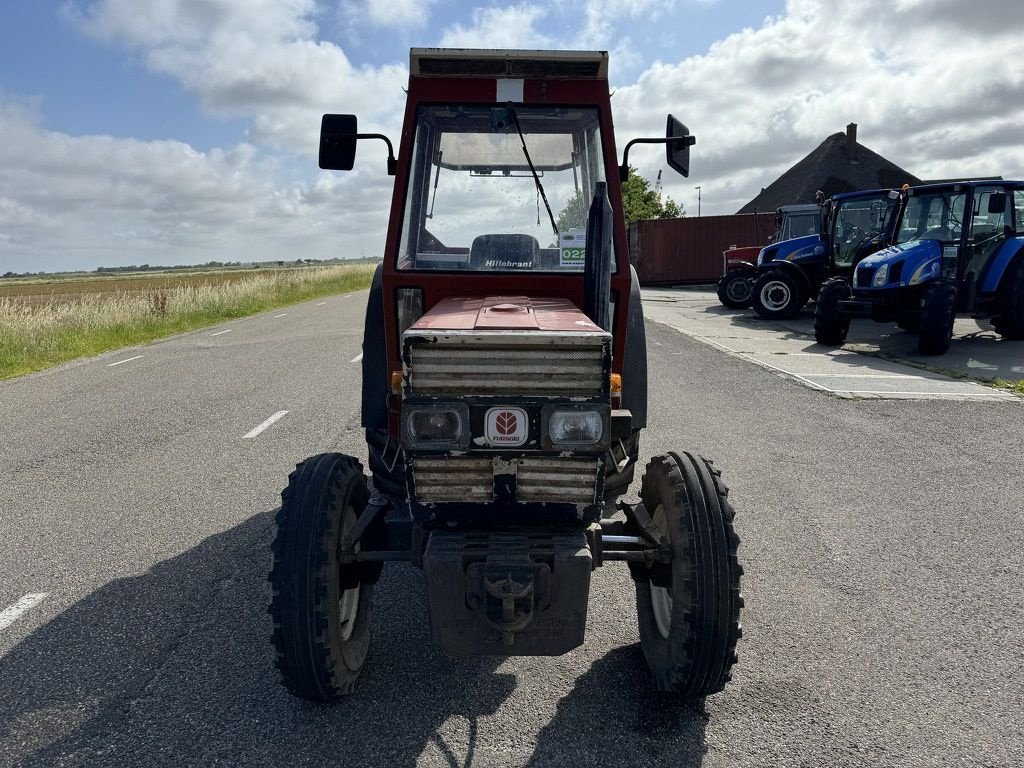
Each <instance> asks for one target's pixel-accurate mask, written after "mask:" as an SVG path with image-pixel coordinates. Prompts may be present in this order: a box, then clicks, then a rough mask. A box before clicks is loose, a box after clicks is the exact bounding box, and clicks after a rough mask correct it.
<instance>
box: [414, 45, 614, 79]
mask: <svg viewBox="0 0 1024 768" xmlns="http://www.w3.org/2000/svg"><path fill="white" fill-rule="evenodd" d="M409 74H410V75H412V76H414V77H415V76H420V77H496V78H524V79H526V78H532V79H564V80H607V79H608V52H607V51H521V50H483V49H476V48H413V49H412V50H411V51H410V52H409Z"/></svg>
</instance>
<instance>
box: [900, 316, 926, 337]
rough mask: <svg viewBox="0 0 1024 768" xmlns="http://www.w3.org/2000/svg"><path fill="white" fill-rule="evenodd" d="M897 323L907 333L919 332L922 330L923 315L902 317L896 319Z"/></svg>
mask: <svg viewBox="0 0 1024 768" xmlns="http://www.w3.org/2000/svg"><path fill="white" fill-rule="evenodd" d="M896 325H897V326H899V327H900V328H902V329H903V330H904V331H906V332H907V333H917V332H918V331H920V330H921V316H920V315H911V316H910V317H904V318H901V319H899V320H897V321H896Z"/></svg>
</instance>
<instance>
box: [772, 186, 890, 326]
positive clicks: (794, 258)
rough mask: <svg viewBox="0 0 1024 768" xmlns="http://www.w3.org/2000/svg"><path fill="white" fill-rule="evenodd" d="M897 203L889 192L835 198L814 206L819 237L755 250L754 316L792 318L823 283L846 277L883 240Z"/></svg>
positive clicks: (856, 193)
mask: <svg viewBox="0 0 1024 768" xmlns="http://www.w3.org/2000/svg"><path fill="white" fill-rule="evenodd" d="M900 200H901V197H900V193H899V192H897V191H895V190H889V189H875V190H869V191H866V192H848V193H846V194H841V195H835V196H833V197H832V198H830V199H829V200H826V201H825V202H824V203H823V204H822V205H821V206H820V210H819V212H818V216H819V217H820V218H821V227H820V234H808V235H805V236H803V237H796V238H794V239H791V240H784V241H782V242H776V243H772V244H771V245H769V246H767V247H766V248H763V249H761V252H760V253H759V254H758V257H757V272H758V277H757V280H756V282H755V283H754V289H753V305H754V309H755V310H756V311H757V314H759V315H760V316H761V317H763V318H765V319H766V320H785V319H788V318H791V317H795V316H796V315H797V314H798V313H799V312H800V310H801V309H802V308H803V306H804V305H805V304H806V303H807V302H808V301H810V300H811V299H812V298H815V297H816V296H817V295H818V289H819V287H820V286H821V284H822V282H823V281H824V280H826V279H827V278H829V277H831V276H837V275H838V276H847V277H848V276H850V275H852V274H853V268H854V266H856V264H857V263H858V262H859V261H860V260H861V259H863V258H864V257H866V256H867V255H869V254H871V253H874V252H875V251H877V250H878V249H879V248H881V247H883V246H884V245H885V244H886V243H888V242H889V240H890V238H891V236H892V229H893V226H894V224H895V220H896V212H897V211H898V210H899V207H900Z"/></svg>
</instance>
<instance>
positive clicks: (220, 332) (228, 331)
mask: <svg viewBox="0 0 1024 768" xmlns="http://www.w3.org/2000/svg"><path fill="white" fill-rule="evenodd" d="M233 330H235V329H234V328H228V329H226V330H223V331H217V332H216V333H211V334H210V335H211V336H223V335H224V334H225V333H231V332H232V331H233Z"/></svg>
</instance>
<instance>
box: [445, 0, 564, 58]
mask: <svg viewBox="0 0 1024 768" xmlns="http://www.w3.org/2000/svg"><path fill="white" fill-rule="evenodd" d="M547 14H548V12H547V11H546V10H545V9H544V8H542V7H541V6H538V5H530V4H526V3H523V4H521V5H512V6H508V7H505V8H474V9H473V14H472V18H473V21H472V23H471V24H470V25H469V26H464V25H462V24H455V25H453V26H452V27H450V28H449V29H447V30H445V32H444V33H443V34H442V36H441V42H440V43H439V45H440V46H441V47H442V48H545V47H550V46H553V45H555V40H554V39H553V38H551V37H550V36H548V35H547V34H545V33H544V32H541V31H539V30H538V29H537V28H536V26H537V24H538V23H539V22H541V21H542V20H543V19H544V18H545V17H546V16H547Z"/></svg>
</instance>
